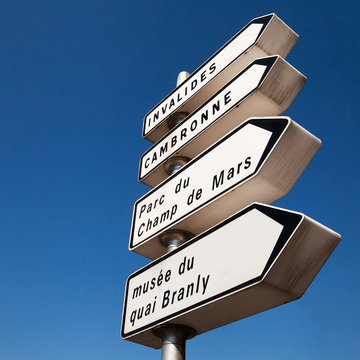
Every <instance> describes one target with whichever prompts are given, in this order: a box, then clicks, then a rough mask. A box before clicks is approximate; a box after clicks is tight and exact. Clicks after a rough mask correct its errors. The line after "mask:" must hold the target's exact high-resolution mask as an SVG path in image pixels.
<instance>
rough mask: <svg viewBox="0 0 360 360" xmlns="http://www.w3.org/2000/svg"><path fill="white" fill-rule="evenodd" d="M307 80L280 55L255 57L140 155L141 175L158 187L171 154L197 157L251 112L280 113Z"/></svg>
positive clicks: (261, 113)
mask: <svg viewBox="0 0 360 360" xmlns="http://www.w3.org/2000/svg"><path fill="white" fill-rule="evenodd" d="M305 80H306V78H305V76H304V75H302V74H301V73H300V72H298V71H297V70H296V69H295V68H293V67H292V66H291V65H290V64H288V63H287V62H286V61H285V60H284V59H282V58H281V57H279V56H271V57H266V58H261V59H257V60H255V61H254V62H253V63H252V64H251V65H249V66H248V67H247V68H246V69H245V70H244V71H242V72H241V73H240V74H239V75H237V76H236V77H235V78H234V79H233V80H232V81H231V82H229V84H227V85H226V86H225V87H224V88H223V89H221V90H220V91H219V92H218V93H217V94H215V95H214V96H213V97H212V98H211V99H209V100H208V101H207V102H206V103H205V104H204V105H203V106H201V107H200V108H198V109H197V110H196V111H194V112H193V113H192V114H191V115H189V116H188V117H187V118H186V119H185V120H184V121H183V122H182V123H181V124H180V125H178V126H177V127H175V128H174V129H173V130H172V131H170V132H168V133H167V134H166V135H165V136H164V137H163V138H162V139H161V140H159V141H158V142H157V143H156V144H155V145H154V146H152V147H151V148H150V149H149V150H148V151H147V152H146V153H145V154H144V155H143V156H142V157H141V161H140V167H139V181H141V182H142V183H144V184H146V185H149V186H151V187H154V186H156V185H158V184H159V183H160V182H161V181H163V180H164V179H166V178H167V177H168V173H167V172H166V170H165V167H164V164H165V163H166V161H167V160H168V159H169V158H170V157H171V156H173V155H175V154H176V156H179V155H180V156H185V157H187V158H190V159H192V158H194V157H195V156H196V155H198V154H199V153H200V152H201V151H203V150H205V149H206V148H207V147H208V146H210V145H212V144H213V143H214V142H215V141H217V140H219V139H220V138H221V137H222V136H223V135H225V134H227V133H228V132H229V131H230V130H233V129H234V128H235V127H236V126H237V125H239V124H241V123H242V122H243V121H245V120H246V119H248V118H249V117H252V116H265V115H266V116H274V115H279V114H281V113H282V112H284V111H285V110H286V109H287V108H288V107H289V106H290V105H291V103H292V101H293V100H294V98H295V97H296V95H297V94H298V92H299V91H300V89H301V88H302V86H303V84H304V83H305ZM274 84H276V86H274Z"/></svg>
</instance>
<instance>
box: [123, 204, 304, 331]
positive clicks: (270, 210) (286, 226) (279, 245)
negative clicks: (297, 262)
mask: <svg viewBox="0 0 360 360" xmlns="http://www.w3.org/2000/svg"><path fill="white" fill-rule="evenodd" d="M253 209H257V210H259V211H260V212H262V213H263V214H264V215H266V216H268V217H270V218H271V219H273V220H275V221H276V222H278V223H279V224H281V225H283V230H282V231H281V233H280V235H279V238H278V240H277V242H276V244H275V247H274V249H273V251H272V253H271V255H270V257H269V260H268V261H267V263H266V265H265V267H264V270H263V272H262V273H261V275H260V276H258V277H255V278H253V279H251V280H249V281H246V282H244V283H242V284H239V285H237V286H235V287H233V288H231V289H228V290H226V291H224V292H222V293H219V294H217V295H214V296H212V297H210V298H207V299H205V300H202V301H200V302H198V303H196V304H193V305H191V306H189V307H187V308H185V309H182V310H179V311H177V312H175V313H173V314H171V315H168V316H165V317H163V318H161V319H159V320H157V321H154V322H152V323H150V324H148V325H146V326H143V327H141V328H139V329H137V330H134V331H130V332H128V333H127V334H125V333H124V323H125V318H126V309H127V295H128V285H129V281H130V280H131V279H132V278H134V277H136V276H138V275H139V274H141V273H143V272H145V271H147V270H148V269H149V268H151V267H153V266H155V265H157V264H158V263H159V262H162V261H163V260H165V259H167V258H169V257H171V256H173V255H174V254H176V253H178V252H179V251H182V250H183V249H185V248H187V247H188V246H190V245H192V244H193V243H194V242H197V241H199V240H201V239H202V238H204V237H206V236H208V235H209V234H211V233H213V232H214V231H216V230H218V229H219V228H221V227H223V226H225V225H227V224H228V223H230V222H231V221H233V220H235V219H237V218H239V217H241V216H242V215H244V214H246V213H248V212H249V211H251V210H253ZM303 218H304V215H302V214H300V213H296V212H292V211H289V210H283V209H279V208H276V207H272V206H269V205H263V204H260V203H253V204H251V205H249V206H248V207H246V208H245V209H243V210H241V211H239V212H238V213H236V214H235V215H233V216H231V217H229V218H228V219H226V220H224V221H223V222H221V223H219V224H218V225H215V226H214V227H212V228H211V229H209V230H207V231H205V232H203V233H202V234H200V235H198V236H196V237H194V238H193V239H191V240H189V241H187V242H186V243H185V244H184V245H182V246H181V247H179V248H177V249H175V250H174V251H172V252H171V253H168V254H165V255H164V256H162V257H161V258H159V259H157V260H154V261H153V262H152V263H150V264H149V265H146V266H145V267H143V268H142V269H140V270H138V271H136V272H135V273H133V274H131V275H130V276H129V278H128V280H127V282H126V289H125V296H124V310H123V315H122V323H121V337H122V338H127V337H129V336H132V335H134V334H136V333H139V332H142V331H143V330H146V329H149V328H152V327H154V326H156V325H158V324H159V323H161V322H164V321H166V320H168V319H170V318H173V317H175V316H177V315H180V314H182V313H185V312H188V311H189V310H192V309H194V308H197V307H199V306H201V305H204V304H206V303H208V302H211V301H214V300H216V299H219V298H221V297H223V296H225V295H229V294H230V293H233V292H235V291H238V290H240V289H242V288H244V287H247V286H249V285H251V284H253V283H256V282H258V281H260V280H261V279H262V278H263V277H264V276H265V274H266V272H267V271H268V270H269V268H270V267H271V265H272V264H273V262H274V261H275V259H276V258H277V256H278V255H279V253H280V252H281V251H282V249H283V248H284V246H285V244H286V243H287V241H288V240H289V239H290V238H291V237H292V235H293V233H294V232H295V230H296V228H297V227H298V225H299V224H300V222H301V221H302V220H303Z"/></svg>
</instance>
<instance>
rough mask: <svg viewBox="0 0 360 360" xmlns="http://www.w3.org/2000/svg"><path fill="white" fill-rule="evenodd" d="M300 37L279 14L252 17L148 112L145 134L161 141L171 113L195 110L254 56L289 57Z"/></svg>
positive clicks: (149, 137)
mask: <svg viewBox="0 0 360 360" xmlns="http://www.w3.org/2000/svg"><path fill="white" fill-rule="evenodd" d="M297 39H298V35H297V34H296V33H295V32H294V31H293V30H291V29H290V28H289V27H288V26H287V25H286V24H285V23H284V22H283V21H281V20H280V19H279V18H278V17H277V16H276V15H275V14H271V15H267V16H263V17H260V18H256V19H254V20H252V21H251V22H250V23H249V24H248V25H246V26H245V27H244V28H243V29H242V30H241V31H240V32H239V33H237V34H236V35H235V36H234V37H233V38H232V39H230V40H229V41H228V42H227V43H226V44H225V45H224V46H223V47H222V48H221V49H219V50H218V51H217V52H216V53H215V54H214V55H213V56H211V57H210V58H209V59H208V60H207V61H206V62H205V63H204V64H203V65H201V66H200V67H199V68H198V69H197V70H195V71H194V72H193V73H192V74H191V75H190V77H189V78H188V79H186V81H184V82H183V83H182V84H181V85H180V86H178V87H177V88H176V89H175V90H173V91H172V92H171V93H170V94H169V95H168V96H167V97H166V98H165V99H163V100H162V101H161V102H160V103H159V104H157V105H156V106H155V107H154V108H153V109H152V110H150V111H149V112H148V113H147V114H146V116H145V118H144V124H143V137H144V138H146V139H147V140H149V141H151V142H156V141H158V140H159V139H160V138H161V137H162V136H163V135H165V134H166V133H167V132H168V131H169V129H168V127H167V124H166V120H167V119H168V118H169V116H171V115H172V114H174V113H175V112H188V113H191V112H192V111H194V110H195V109H196V108H197V107H199V106H200V105H202V104H203V103H204V101H206V100H207V99H209V98H210V97H211V96H212V95H214V94H215V93H216V92H217V91H218V90H219V89H221V88H222V87H223V86H224V85H225V84H226V83H227V82H228V81H229V80H231V79H232V78H233V77H234V76H235V75H237V74H238V73H239V72H240V71H242V70H243V69H244V68H245V67H246V66H247V65H248V64H250V63H251V62H252V61H253V60H254V59H256V58H258V57H262V56H268V55H275V54H279V55H280V56H282V57H284V58H285V57H286V56H287V54H288V53H289V51H290V50H291V49H292V47H293V46H294V44H295V42H296V41H297Z"/></svg>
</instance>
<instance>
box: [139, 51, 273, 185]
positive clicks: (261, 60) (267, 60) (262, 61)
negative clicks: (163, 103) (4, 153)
mask: <svg viewBox="0 0 360 360" xmlns="http://www.w3.org/2000/svg"><path fill="white" fill-rule="evenodd" d="M279 58H280V56H279V55H273V56H268V57H264V58H259V59H256V60H254V61H253V62H252V63H251V64H250V65H249V66H247V67H246V68H245V69H244V70H243V71H242V72H241V73H239V74H238V75H236V76H235V77H234V78H233V79H232V80H231V81H229V82H228V83H227V84H226V85H225V86H224V87H223V88H221V89H220V90H219V91H218V92H217V93H216V94H215V95H214V96H212V97H211V98H210V99H208V100H207V101H206V102H205V103H204V104H203V105H201V107H198V108H197V109H196V110H195V111H194V112H193V113H191V114H190V115H189V116H187V117H186V118H185V119H184V120H183V121H182V122H181V123H179V124H178V125H176V126H175V127H174V128H173V129H171V131H169V132H168V133H167V134H165V135H164V136H163V137H162V138H161V139H159V140H158V141H157V142H156V143H155V144H154V145H152V146H151V147H150V148H149V149H148V150H147V151H145V153H144V154H143V155H142V156H141V158H140V164H139V173H138V181H140V182H141V180H142V179H144V178H145V177H146V176H148V175H150V174H151V173H152V172H154V171H155V170H156V169H158V167H159V166H160V165H161V164H163V163H164V162H165V161H166V160H168V158H169V156H172V155H173V154H171V155H168V157H165V158H164V159H163V160H161V162H159V164H158V165H156V167H154V168H153V169H152V170H151V171H150V172H148V173H147V174H146V175H144V176H142V177H141V176H140V172H141V169H142V162H143V159H144V157H145V156H146V155H147V154H148V153H149V152H150V151H152V150H153V149H154V148H155V147H156V146H158V144H159V143H160V141H162V140H164V139H165V138H166V137H170V136H171V134H172V133H173V132H174V131H175V130H177V128H178V127H180V126H182V125H184V123H185V122H187V121H188V120H189V119H190V118H191V117H193V116H196V114H197V113H198V112H200V111H201V109H203V108H204V107H205V106H206V105H207V104H208V103H210V102H212V101H213V99H214V98H215V97H217V96H219V95H220V93H221V92H223V91H224V92H225V91H226V88H227V87H228V86H230V85H231V84H232V83H233V82H234V81H235V80H237V79H238V78H239V77H240V76H242V75H243V74H244V73H245V72H247V71H248V70H249V69H250V68H251V67H252V66H254V65H265V66H266V69H265V71H264V73H263V75H262V76H261V78H260V81H259V83H258V84H257V85H256V87H255V88H254V89H253V90H251V91H250V92H249V93H247V94H246V95H244V96H243V97H242V98H241V99H240V100H238V101H237V102H236V103H234V104H233V105H232V106H231V107H230V108H229V109H228V110H226V112H224V113H223V114H222V115H220V116H219V117H217V118H216V119H215V120H214V121H212V122H210V123H208V124H207V126H206V127H204V128H203V129H202V130H201V131H200V132H199V133H198V134H197V135H196V136H194V137H193V138H191V139H189V140H187V141H186V142H185V143H184V144H183V145H181V146H180V147H179V148H178V149H177V150H176V152H179V151H180V150H181V149H183V148H184V147H185V146H186V145H187V144H189V143H190V142H191V141H192V140H194V139H195V138H196V137H197V136H199V135H200V134H202V133H203V132H204V131H205V130H207V129H208V128H209V127H210V126H211V125H213V124H215V123H216V122H217V121H218V120H219V119H221V118H222V117H223V116H225V115H227V114H228V113H229V112H230V111H231V110H233V109H234V108H235V107H237V106H239V104H240V103H241V102H242V101H243V100H244V99H245V98H247V97H248V96H250V95H252V94H253V93H254V92H255V91H257V90H258V89H259V87H260V86H261V85H262V83H263V81H264V79H265V77H266V76H267V74H268V73H269V72H270V70H271V69H272V67H273V66H274V64H275V62H276V61H277V60H278V59H279Z"/></svg>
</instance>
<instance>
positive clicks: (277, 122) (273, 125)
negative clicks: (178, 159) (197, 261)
mask: <svg viewBox="0 0 360 360" xmlns="http://www.w3.org/2000/svg"><path fill="white" fill-rule="evenodd" d="M290 122H291V120H290V119H289V118H284V117H269V118H255V119H250V120H247V121H245V122H243V123H242V124H241V125H240V126H238V127H237V128H236V129H235V130H233V131H231V132H229V133H228V134H227V135H225V136H224V137H223V138H221V139H220V140H219V141H217V142H216V143H215V144H213V145H212V146H210V147H208V148H207V149H206V150H205V151H203V152H202V153H201V154H200V155H198V156H197V157H196V158H194V159H193V160H191V161H190V162H188V163H187V164H186V165H184V166H183V167H182V168H181V169H180V170H178V171H177V172H176V173H175V174H173V175H171V176H169V177H168V178H167V179H166V180H164V181H163V182H162V183H161V184H160V185H158V186H157V187H155V188H153V189H152V190H150V191H149V192H148V193H147V194H145V195H144V196H142V197H141V198H140V199H138V200H137V201H136V202H135V204H134V210H133V217H132V222H131V233H130V243H129V249H130V250H132V249H134V248H136V247H138V246H139V245H140V244H142V243H144V242H145V241H147V240H149V239H151V238H154V237H155V236H157V235H158V234H159V233H161V232H163V231H164V230H166V229H168V228H169V227H170V226H171V225H172V224H174V223H175V222H179V221H181V220H182V219H184V218H185V217H187V216H189V214H191V213H194V212H195V211H197V210H198V209H199V208H201V207H203V206H205V205H206V204H208V203H209V202H210V201H213V200H214V199H216V198H219V197H220V196H222V195H223V194H224V193H225V192H228V191H230V190H231V189H233V188H235V187H236V186H238V185H239V184H240V183H243V182H245V181H246V180H247V179H248V178H250V177H251V176H253V175H254V174H256V173H257V172H258V170H259V168H260V167H261V166H262V164H263V162H264V160H265V159H266V157H267V156H268V155H269V153H270V151H271V150H272V148H273V147H274V145H275V144H276V142H277V141H278V139H279V138H280V137H281V136H282V134H283V133H284V131H285V129H286V128H287V126H288V125H289V124H290ZM248 124H252V125H254V126H258V127H261V128H262V129H265V130H268V131H271V132H272V135H271V137H270V139H269V141H268V144H267V146H266V148H265V150H264V152H263V154H262V156H261V158H260V161H259V163H258V165H257V167H256V168H255V169H254V171H253V172H252V173H251V174H249V175H248V176H247V177H245V178H244V179H242V180H240V181H238V182H237V183H235V184H233V185H232V186H230V187H229V188H226V189H224V190H223V191H222V192H221V193H219V194H217V195H216V196H214V197H212V198H211V199H209V200H207V201H205V202H204V203H202V204H201V205H199V206H198V207H196V208H194V209H193V210H191V211H190V212H188V213H187V214H184V215H183V216H181V217H180V218H179V219H176V220H175V221H173V222H172V223H170V224H168V225H167V226H165V227H164V228H160V229H159V230H158V231H156V232H155V233H154V234H153V235H150V236H148V237H146V238H145V239H144V240H142V241H140V242H139V243H138V244H137V245H135V246H134V245H133V239H134V231H135V229H134V225H135V220H136V207H137V204H138V203H139V202H141V201H143V200H144V199H146V198H147V197H148V196H150V195H151V194H152V193H153V192H155V191H158V189H160V188H161V187H163V186H164V185H166V183H168V182H169V181H170V180H172V179H173V178H174V177H176V176H179V175H180V174H181V173H182V172H183V171H184V170H186V169H187V168H188V167H189V166H191V165H193V164H194V163H195V162H197V161H199V160H200V159H201V158H202V157H204V156H205V155H207V154H208V153H209V152H210V151H212V150H213V149H214V148H216V147H217V146H218V145H220V144H221V143H223V142H224V141H226V140H227V139H228V138H229V137H231V136H232V135H234V134H235V133H237V132H238V131H240V130H241V129H242V128H244V127H245V126H247V125H248Z"/></svg>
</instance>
